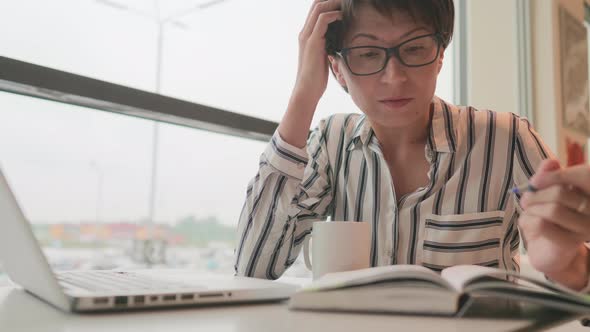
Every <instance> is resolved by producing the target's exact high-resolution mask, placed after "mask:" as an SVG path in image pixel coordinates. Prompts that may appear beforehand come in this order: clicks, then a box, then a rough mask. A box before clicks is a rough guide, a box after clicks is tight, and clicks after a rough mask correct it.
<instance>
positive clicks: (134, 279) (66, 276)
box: [57, 271, 198, 291]
mask: <svg viewBox="0 0 590 332" xmlns="http://www.w3.org/2000/svg"><path fill="white" fill-rule="evenodd" d="M57 280H58V281H59V283H60V284H61V285H62V286H64V287H66V288H71V287H72V286H74V287H77V288H82V289H85V290H89V291H150V290H153V291H165V290H170V289H186V288H192V289H195V288H197V287H198V286H196V285H189V284H185V283H180V282H174V281H163V280H158V279H155V278H150V277H148V276H145V275H140V274H136V273H133V272H117V271H83V272H61V273H59V274H57Z"/></svg>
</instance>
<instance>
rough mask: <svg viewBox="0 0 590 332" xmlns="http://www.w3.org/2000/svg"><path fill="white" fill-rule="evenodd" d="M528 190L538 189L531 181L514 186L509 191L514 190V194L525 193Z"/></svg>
mask: <svg viewBox="0 0 590 332" xmlns="http://www.w3.org/2000/svg"><path fill="white" fill-rule="evenodd" d="M527 191H530V192H535V191H537V188H536V187H535V186H533V185H532V184H530V183H525V184H523V185H521V186H518V187H514V188H512V189H510V190H509V192H512V193H513V194H519V195H520V194H524V193H525V192H527Z"/></svg>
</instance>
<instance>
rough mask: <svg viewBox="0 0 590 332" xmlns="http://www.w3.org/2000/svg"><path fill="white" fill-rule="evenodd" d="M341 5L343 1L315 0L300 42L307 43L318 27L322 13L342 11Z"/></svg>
mask: <svg viewBox="0 0 590 332" xmlns="http://www.w3.org/2000/svg"><path fill="white" fill-rule="evenodd" d="M340 3H341V0H325V1H322V0H315V1H314V2H313V5H312V7H311V10H310V13H309V15H308V16H307V19H306V20H305V24H304V25H303V29H302V30H301V33H300V34H299V40H300V42H305V41H306V40H307V39H309V37H310V36H311V34H312V32H313V31H314V29H315V27H316V25H317V21H318V18H319V16H320V15H321V14H322V13H325V12H330V11H334V10H337V9H340Z"/></svg>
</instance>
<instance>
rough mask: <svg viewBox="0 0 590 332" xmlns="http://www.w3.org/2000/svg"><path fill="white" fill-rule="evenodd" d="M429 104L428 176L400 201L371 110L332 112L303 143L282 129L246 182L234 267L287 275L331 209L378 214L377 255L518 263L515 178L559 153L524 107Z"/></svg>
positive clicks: (434, 264) (357, 216)
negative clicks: (521, 112) (500, 109)
mask: <svg viewBox="0 0 590 332" xmlns="http://www.w3.org/2000/svg"><path fill="white" fill-rule="evenodd" d="M432 103H433V104H434V105H433V106H434V107H432V108H431V109H432V111H431V114H430V117H431V118H430V127H429V128H430V129H429V131H430V134H429V136H428V139H427V144H426V146H425V155H426V158H427V160H428V162H429V163H430V171H429V172H428V178H429V180H430V183H429V184H428V185H427V186H426V187H422V188H418V189H417V190H416V191H414V192H412V193H409V194H407V195H405V196H403V197H402V198H401V199H400V200H396V197H395V192H394V189H393V181H392V178H393V177H395V176H396V175H395V174H390V172H389V168H388V166H387V162H386V161H385V159H384V157H383V153H382V151H381V149H380V144H379V142H378V140H377V137H376V136H375V134H374V132H373V130H372V128H371V126H370V123H369V121H368V120H367V119H366V116H365V115H364V114H356V113H353V114H334V115H332V116H330V117H328V118H326V119H323V120H322V121H321V122H320V124H319V125H318V127H317V128H315V129H314V130H313V131H312V132H311V134H310V136H309V139H308V142H307V147H306V149H299V148H297V147H295V146H292V145H290V144H288V143H286V142H285V141H283V140H282V139H281V137H280V135H279V134H278V131H277V132H275V134H274V135H273V137H272V139H271V141H270V142H269V144H268V145H267V147H266V149H265V151H264V152H263V154H262V156H261V157H260V163H259V170H258V174H256V176H255V177H254V178H253V179H252V180H251V181H250V183H249V185H248V188H247V193H246V194H247V197H246V202H245V204H244V206H243V209H242V212H241V215H240V220H239V225H238V243H237V247H236V250H235V271H236V274H237V275H241V276H250V277H258V278H268V279H276V278H278V277H279V276H280V275H281V274H282V273H283V272H284V271H285V270H286V269H287V268H288V267H289V266H290V265H291V264H293V262H294V261H295V259H296V258H297V256H298V254H299V252H300V250H301V247H302V244H303V240H304V239H305V237H306V236H308V235H309V234H310V233H311V228H312V223H313V222H317V221H324V220H326V219H328V218H330V219H331V220H338V221H367V222H369V223H370V224H371V256H370V260H371V265H372V266H381V265H388V264H421V265H423V266H426V267H429V268H431V269H434V270H441V269H443V268H445V267H448V266H452V265H458V264H479V265H485V266H492V267H499V268H503V269H509V270H519V254H518V247H519V242H520V238H519V231H518V228H517V225H516V221H517V219H518V216H519V213H520V212H521V210H520V206H519V202H518V200H519V197H518V196H516V195H514V194H512V193H510V192H509V189H510V188H512V187H514V186H519V185H522V184H524V183H526V182H527V181H528V179H529V178H530V177H531V176H532V175H533V174H534V172H535V170H536V168H537V166H538V164H539V163H540V162H541V161H542V160H543V159H545V158H549V157H553V155H552V153H551V152H550V151H549V149H548V148H547V146H546V145H545V144H544V143H543V142H542V140H541V139H540V138H539V136H538V134H537V133H536V132H535V131H534V129H533V128H532V127H531V125H530V124H529V122H528V121H527V120H526V119H525V118H520V117H518V116H517V115H514V114H512V113H496V112H493V111H489V110H481V111H480V110H476V109H474V108H473V107H458V106H455V105H452V104H450V103H447V102H445V101H443V100H441V99H439V98H438V97H434V98H433V101H432ZM408 167H411V165H408ZM398 201H399V203H397V202H398Z"/></svg>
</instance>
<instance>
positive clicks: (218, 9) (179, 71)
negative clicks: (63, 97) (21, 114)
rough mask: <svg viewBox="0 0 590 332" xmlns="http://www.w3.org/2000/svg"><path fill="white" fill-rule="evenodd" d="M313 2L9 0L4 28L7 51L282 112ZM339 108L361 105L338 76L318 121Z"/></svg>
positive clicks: (446, 75) (276, 114)
mask: <svg viewBox="0 0 590 332" xmlns="http://www.w3.org/2000/svg"><path fill="white" fill-rule="evenodd" d="M311 3H312V1H311V0H305V1H301V0H284V1H275V0H258V1H256V2H251V1H239V0H217V1H210V0H208V1H205V0H184V1H155V2H154V1H140V0H56V1H41V2H39V1H36V0H21V1H3V2H2V3H0V29H2V31H15V32H17V33H9V34H6V35H5V36H4V37H3V42H2V43H0V54H2V55H4V56H8V57H12V58H15V59H20V60H23V61H28V62H33V63H37V64H41V65H44V66H49V67H52V68H56V69H62V70H65V71H69V72H73V73H77V74H81V75H84V76H89V77H93V78H98V79H102V80H106V81H109V82H113V83H118V84H123V85H126V86H131V87H137V88H141V89H144V90H148V91H155V92H161V93H163V94H167V95H170V96H174V97H178V98H181V99H186V100H189V101H194V102H198V103H202V104H207V105H211V106H215V107H218V108H222V109H226V110H229V111H234V112H239V113H243V114H248V115H252V116H256V117H260V118H264V119H268V120H273V121H279V120H280V119H281V117H282V114H283V112H284V110H285V109H286V106H287V102H288V100H289V96H290V93H291V88H292V86H293V83H294V79H295V75H296V68H297V48H298V43H297V35H298V33H299V31H300V29H301V28H302V25H303V22H304V20H305V17H306V15H307V12H308V8H309V6H310V4H311ZM155 4H158V6H156V5H155ZM199 4H209V5H205V6H201V7H199V6H198V5H199ZM158 7H159V8H158ZM158 17H160V19H159V18H158ZM169 17H171V18H172V19H170V20H168V21H166V22H164V21H163V20H162V19H161V18H169ZM160 27H161V34H160V33H159V30H160V29H159V28H160ZM23 40H28V41H30V42H27V43H24V42H23ZM452 49H453V47H452V45H451V46H450V47H449V48H448V50H447V52H446V54H445V55H446V59H445V65H444V68H443V71H442V72H441V74H440V76H439V80H438V88H437V94H438V95H439V96H441V97H442V98H444V99H446V100H449V101H453V97H452V96H453V84H454V82H453V75H452V73H453V52H452ZM158 64H160V66H158ZM158 68H160V70H158ZM341 112H359V111H358V109H357V108H356V106H355V105H354V103H353V102H352V100H351V99H350V97H349V96H348V95H347V94H346V93H345V92H344V91H343V90H342V89H341V88H340V86H339V85H338V84H337V83H336V81H335V80H334V79H333V78H330V83H329V86H328V90H327V92H326V94H325V97H324V98H323V99H322V101H321V103H320V105H319V107H318V110H317V113H316V116H315V118H314V122H313V125H315V124H317V123H318V121H319V120H320V119H321V118H323V117H325V116H328V115H330V114H332V113H341Z"/></svg>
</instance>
